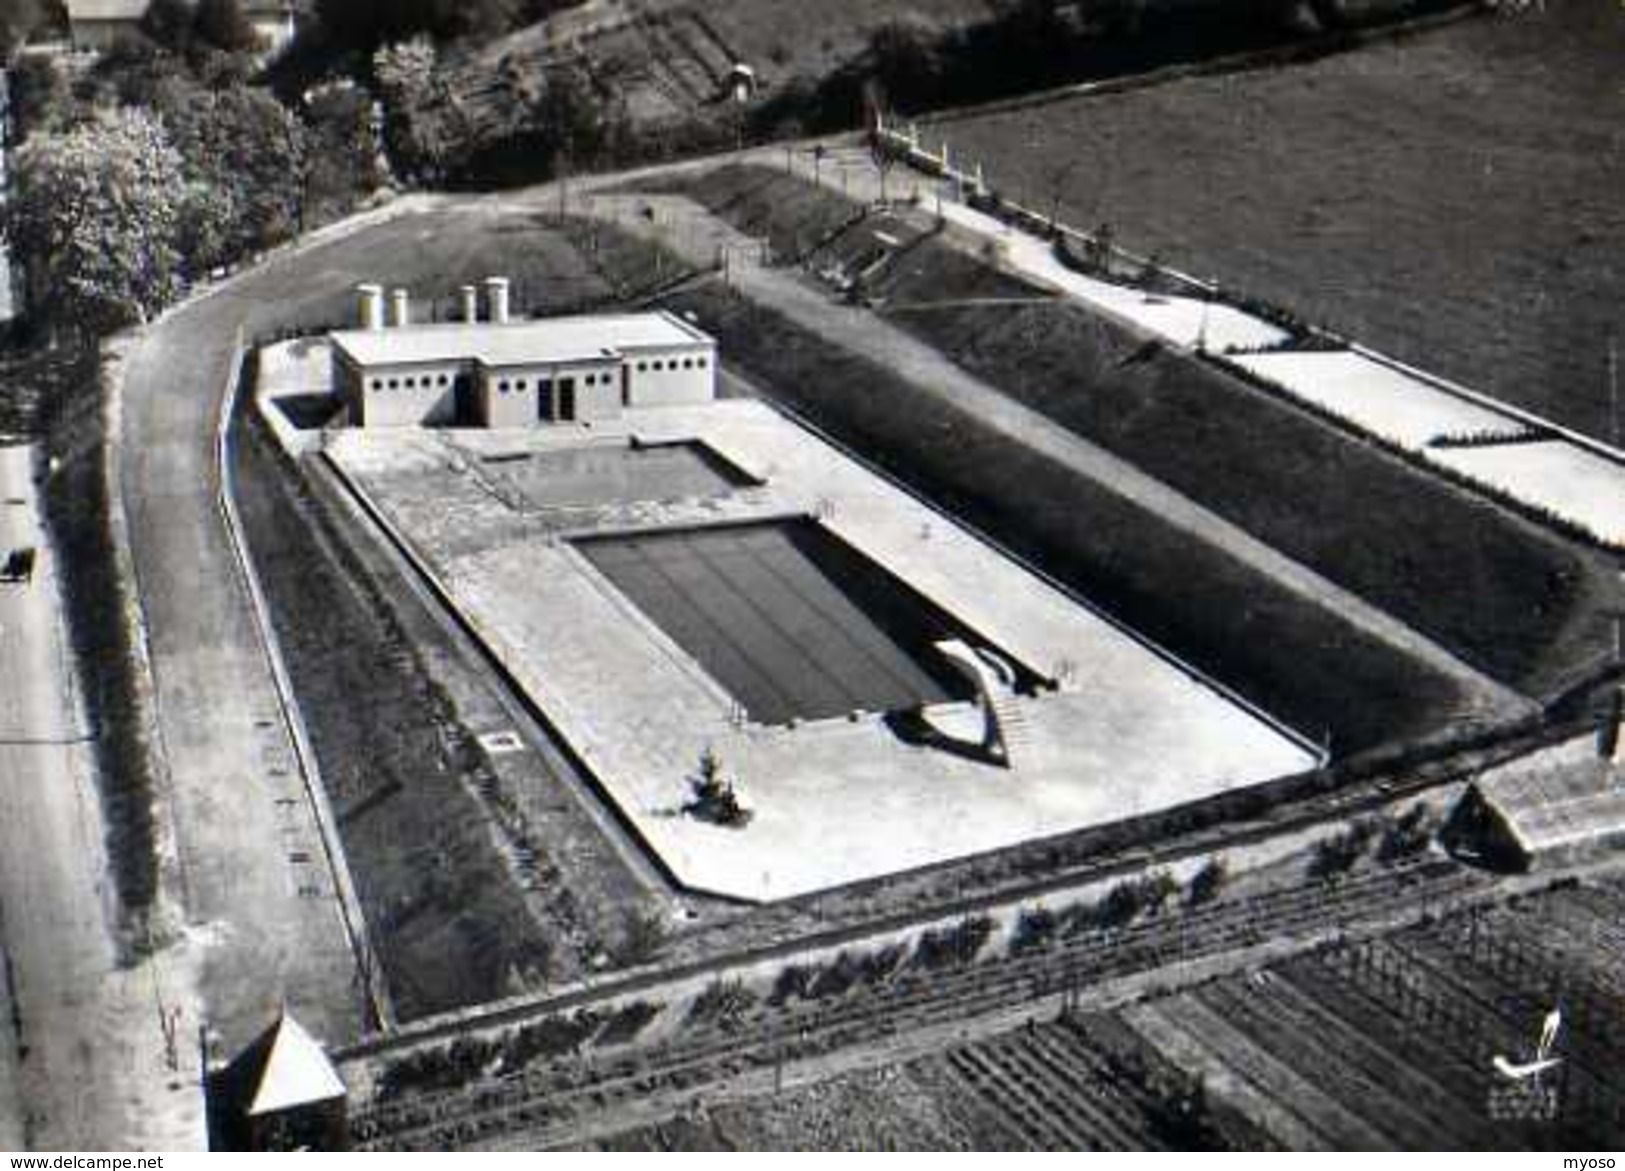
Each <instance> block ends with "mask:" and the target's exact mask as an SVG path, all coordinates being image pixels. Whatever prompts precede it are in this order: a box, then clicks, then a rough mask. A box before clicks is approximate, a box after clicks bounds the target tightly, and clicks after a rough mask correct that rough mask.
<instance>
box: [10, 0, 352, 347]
mask: <svg viewBox="0 0 1625 1171" xmlns="http://www.w3.org/2000/svg"><path fill="white" fill-rule="evenodd" d="M201 10H202V9H201V6H200V8H199V11H201ZM180 60H181V59H180V58H179V57H178V56H177V55H176V54H174V53H168V52H157V53H155V54H152V55H151V56H149V57H141V56H140V55H137V56H135V57H131V58H130V59H127V60H124V61H122V62H111V63H108V62H104V63H103V65H102V66H100V67H99V71H98V72H97V73H95V74H93V75H91V76H90V77H87V78H85V79H82V80H81V82H80V83H79V84H78V85H77V86H73V85H69V84H68V83H66V82H65V81H64V80H63V79H62V78H61V77H60V75H55V76H54V77H52V78H49V79H46V80H40V79H35V80H34V81H33V82H31V83H30V85H31V87H32V88H31V89H29V90H28V92H30V93H32V94H33V95H34V96H33V97H31V98H30V100H29V104H30V105H31V106H37V107H38V109H36V110H34V112H33V114H32V115H31V116H30V117H29V118H28V119H27V120H26V129H27V134H26V136H25V137H24V139H23V141H22V145H21V146H20V147H19V148H18V149H17V150H16V152H15V153H14V155H13V158H12V189H11V193H10V199H9V200H8V202H7V206H6V221H5V227H6V234H7V239H8V242H9V244H10V247H11V249H12V253H13V256H14V259H15V260H16V261H17V262H18V267H19V269H20V270H21V272H22V274H23V280H24V282H25V287H24V294H25V303H26V304H27V306H28V309H29V313H30V315H31V316H32V317H34V319H35V320H37V321H40V322H43V323H48V324H49V325H50V326H51V327H52V328H53V329H57V330H62V329H66V330H70V331H74V332H79V333H88V334H95V333H102V332H106V331H108V330H112V329H116V328H119V327H121V326H123V325H126V324H128V323H130V322H133V321H139V320H141V319H143V318H145V317H147V316H150V315H151V314H152V313H154V312H156V311H157V310H159V309H161V308H162V307H163V306H165V305H166V304H168V303H169V302H170V301H171V300H172V299H173V298H174V297H175V296H176V295H177V293H178V292H179V291H181V290H182V289H184V288H185V287H186V286H187V285H189V284H191V283H193V282H195V281H197V280H199V279H201V278H202V277H204V276H206V275H208V273H210V272H211V271H213V270H215V269H217V268H220V267H222V266H227V265H230V264H232V263H235V262H236V261H238V260H240V259H242V258H244V257H246V256H249V255H252V254H254V253H257V252H261V251H264V250H265V249H267V248H270V247H272V246H274V245H275V244H277V243H279V242H281V241H283V240H285V239H287V238H289V237H290V236H292V235H294V234H295V233H297V232H299V231H300V230H302V229H303V228H304V227H306V226H307V225H308V224H309V223H311V222H313V221H315V220H325V219H328V218H332V217H333V216H336V215H339V214H343V213H344V212H345V211H348V210H349V209H350V208H351V207H352V206H353V205H354V203H355V202H356V200H357V199H358V198H359V197H360V196H361V195H362V194H363V193H365V192H367V191H370V190H371V189H372V188H373V187H374V186H376V184H377V181H378V179H379V177H380V176H379V173H378V171H377V159H378V144H377V142H376V141H375V135H374V132H373V127H372V117H371V103H370V100H368V99H367V98H366V97H365V95H364V94H363V93H361V92H360V91H358V90H356V89H354V88H353V87H343V86H341V87H336V88H335V89H333V90H330V91H327V92H326V93H324V94H322V95H320V96H319V97H317V98H316V99H315V100H314V101H313V102H312V103H310V106H309V108H308V110H307V116H306V117H305V118H300V117H299V116H297V115H296V114H295V113H294V112H293V111H292V110H290V109H289V108H288V107H287V106H285V105H283V104H282V103H281V102H279V101H277V100H276V98H275V97H273V96H272V95H271V94H270V92H269V91H267V90H265V89H263V88H259V87H255V86H252V85H249V84H247V83H246V81H244V80H243V77H242V74H243V72H244V71H243V70H240V69H239V70H235V71H234V70H224V71H218V70H217V71H212V72H211V73H210V74H209V75H207V76H205V77H200V76H198V75H197V74H196V73H195V72H192V71H190V70H188V69H186V68H181V67H177V62H178V61H180ZM40 89H44V90H45V91H47V92H48V96H47V97H45V98H43V99H41V98H40V97H39V95H38V93H36V92H35V91H37V90H40Z"/></svg>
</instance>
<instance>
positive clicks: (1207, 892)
mask: <svg viewBox="0 0 1625 1171" xmlns="http://www.w3.org/2000/svg"><path fill="white" fill-rule="evenodd" d="M1229 877H1230V872H1229V868H1228V867H1227V866H1226V865H1225V863H1224V859H1223V858H1220V857H1218V856H1214V857H1212V858H1209V859H1208V860H1207V862H1206V863H1204V864H1203V866H1202V868H1201V869H1200V870H1198V871H1197V872H1196V873H1195V874H1193V875H1191V882H1190V888H1189V890H1188V892H1187V894H1186V902H1188V903H1189V904H1190V905H1191V906H1193V907H1200V906H1201V905H1202V904H1204V903H1211V902H1212V901H1213V900H1214V899H1216V898H1218V897H1219V892H1220V891H1221V890H1223V889H1224V884H1225V882H1226V881H1228V879H1229Z"/></svg>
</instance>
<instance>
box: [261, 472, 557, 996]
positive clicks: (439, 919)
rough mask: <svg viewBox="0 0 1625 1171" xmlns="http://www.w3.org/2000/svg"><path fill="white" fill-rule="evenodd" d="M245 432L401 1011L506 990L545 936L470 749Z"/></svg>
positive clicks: (544, 954)
mask: <svg viewBox="0 0 1625 1171" xmlns="http://www.w3.org/2000/svg"><path fill="white" fill-rule="evenodd" d="M273 460H274V457H273V456H272V455H271V453H270V452H269V451H268V450H267V449H266V447H265V446H264V441H263V440H256V441H255V442H254V443H252V444H249V445H247V446H246V448H245V450H244V454H243V457H242V461H241V463H242V468H243V471H244V472H245V473H246V478H247V482H248V483H249V485H250V487H251V491H250V492H249V493H247V494H246V501H245V503H246V505H247V507H246V509H245V520H246V522H247V523H248V525H249V527H250V529H251V531H252V534H253V540H254V555H255V558H256V560H257V562H258V566H259V569H260V572H261V575H262V577H263V579H264V581H265V585H266V590H267V594H268V596H269V598H270V600H271V603H272V607H273V611H274V613H275V616H276V619H277V623H278V626H279V628H280V630H281V632H282V647H283V651H284V653H285V655H286V657H287V660H288V666H289V671H290V672H291V674H292V676H293V679H294V683H295V686H296V687H297V688H298V689H299V695H300V701H301V707H302V710H303V711H304V714H305V718H306V721H307V723H308V724H309V727H310V732H311V737H312V740H313V742H314V745H315V749H316V753H317V756H318V758H319V759H320V761H321V764H322V769H323V779H324V781H325V782H326V785H327V788H328V798H329V800H330V801H331V802H332V804H333V808H334V812H335V814H336V816H337V820H338V826H339V832H340V835H341V836H342V837H343V839H344V844H345V849H346V851H347V852H348V854H349V859H350V864H351V869H352V871H353V874H354V878H355V883H356V888H357V893H358V894H359V896H360V899H361V902H362V905H363V906H364V908H365V909H366V914H367V919H368V923H369V925H370V927H371V928H372V932H373V939H374V944H375V946H376V947H377V949H378V953H379V959H380V961H381V963H382V965H383V968H384V975H385V978H386V979H387V981H388V983H389V987H390V992H391V994H392V996H393V998H394V1000H395V1004H396V1009H397V1011H398V1012H399V1013H400V1015H401V1016H402V1017H403V1018H405V1019H410V1018H412V1017H414V1016H420V1015H423V1014H425V1013H430V1012H437V1011H444V1010H446V1009H451V1008H457V1007H460V1006H462V1005H466V1004H477V1003H480V1002H482V1001H485V1000H490V999H493V998H495V997H498V996H502V995H506V994H510V993H512V992H514V991H517V990H518V989H519V988H521V987H523V986H524V984H525V982H526V981H527V980H534V979H535V978H537V977H538V976H542V975H546V974H548V973H549V972H550V966H551V964H552V962H553V960H554V956H553V952H554V949H555V946H556V943H557V940H556V939H551V938H549V937H548V936H547V935H545V934H544V933H543V932H542V931H541V930H540V928H539V927H538V925H537V923H536V922H535V920H534V919H533V918H532V916H531V914H530V912H529V910H528V909H527V907H526V901H525V893H524V892H523V891H522V890H521V889H520V888H519V886H518V885H517V884H516V883H515V881H514V879H513V876H512V875H511V874H510V873H509V872H508V871H507V870H506V869H505V867H504V865H503V861H502V858H501V856H500V855H499V854H498V853H497V851H496V850H495V849H494V848H493V844H492V841H491V827H490V823H489V819H488V817H487V815H486V814H485V812H484V811H483V810H482V808H481V806H480V802H479V801H478V800H476V798H475V796H474V794H473V791H472V786H473V785H474V784H475V783H477V782H478V780H479V778H480V763H479V761H480V757H479V753H478V750H477V749H476V748H475V747H474V745H473V743H472V741H471V739H470V737H469V735H468V733H467V732H465V731H464V730H463V729H462V728H461V727H460V726H459V725H458V723H457V720H456V718H455V714H454V713H453V712H452V711H450V710H449V705H448V704H447V702H446V699H445V697H444V695H443V694H441V693H439V692H438V691H437V689H436V687H435V686H434V684H433V682H432V681H431V679H430V677H429V676H428V674H427V672H426V670H425V668H424V666H423V663H422V661H421V659H420V657H419V655H418V654H417V653H415V652H414V649H413V647H412V645H411V643H410V642H409V641H408V640H407V638H406V637H405V636H404V635H403V633H402V632H401V631H400V630H399V629H398V628H397V627H396V626H395V624H394V623H393V622H391V621H390V620H389V618H388V617H387V608H385V607H380V606H378V605H376V604H374V599H371V598H369V597H368V596H367V595H366V594H365V593H364V592H363V591H361V590H360V589H358V587H357V585H356V584H355V581H354V580H353V579H351V578H349V576H348V575H347V574H346V573H345V572H344V570H343V567H342V563H341V562H340V561H339V560H337V559H335V558H334V557H333V555H332V553H331V551H330V549H331V546H324V543H323V541H322V540H321V539H320V538H319V537H318V535H317V533H318V527H317V526H316V525H315V524H314V522H313V520H312V518H311V516H310V515H309V514H308V513H306V512H305V511H303V510H302V509H301V507H300V505H299V504H298V502H297V498H296V496H295V495H294V494H293V492H292V490H291V488H290V486H289V485H288V484H287V483H286V481H284V480H283V479H282V478H281V476H280V474H279V472H278V471H277V469H276V467H275V465H274V463H273Z"/></svg>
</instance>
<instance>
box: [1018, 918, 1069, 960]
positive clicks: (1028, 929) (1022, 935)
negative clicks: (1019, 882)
mask: <svg viewBox="0 0 1625 1171" xmlns="http://www.w3.org/2000/svg"><path fill="white" fill-rule="evenodd" d="M1059 927H1060V920H1059V919H1057V918H1056V917H1055V912H1053V911H1051V910H1049V909H1048V908H1047V907H1031V908H1023V909H1022V912H1021V915H1020V916H1019V917H1018V918H1017V919H1016V929H1015V932H1014V933H1013V934H1012V935H1011V937H1010V952H1011V954H1012V955H1019V954H1021V953H1022V952H1027V951H1034V950H1036V949H1038V948H1041V947H1048V946H1049V944H1050V941H1051V940H1053V939H1054V938H1055V932H1056V930H1057V929H1058V928H1059Z"/></svg>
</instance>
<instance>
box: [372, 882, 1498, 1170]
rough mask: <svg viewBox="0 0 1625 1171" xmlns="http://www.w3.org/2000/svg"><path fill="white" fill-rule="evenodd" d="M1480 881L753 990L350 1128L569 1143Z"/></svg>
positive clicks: (1346, 893)
mask: <svg viewBox="0 0 1625 1171" xmlns="http://www.w3.org/2000/svg"><path fill="white" fill-rule="evenodd" d="M1490 882H1491V880H1490V879H1488V878H1487V877H1485V876H1483V875H1480V874H1478V873H1477V872H1473V871H1468V870H1465V869H1463V868H1461V867H1458V866H1455V865H1454V864H1452V863H1448V862H1441V861H1437V860H1431V859H1430V860H1422V861H1418V862H1415V863H1412V864H1410V865H1406V866H1401V867H1397V868H1395V869H1394V870H1392V871H1381V870H1374V871H1371V872H1368V873H1366V874H1364V875H1358V876H1354V877H1351V878H1349V879H1348V880H1346V881H1345V882H1342V883H1339V884H1336V885H1334V886H1331V887H1325V886H1314V887H1306V888H1299V889H1297V890H1293V891H1282V892H1276V893H1273V894H1271V895H1268V896H1264V897H1260V898H1257V899H1248V900H1235V901H1233V902H1230V903H1224V902H1220V903H1216V904H1211V905H1210V906H1208V907H1205V908H1202V909H1201V910H1199V911H1197V912H1194V913H1192V914H1190V915H1188V916H1185V915H1181V916H1164V917H1162V918H1160V919H1154V920H1151V921H1148V922H1145V923H1143V924H1139V925H1136V926H1133V927H1130V928H1127V929H1124V930H1121V931H1117V932H1096V931H1090V932H1077V933H1074V934H1073V935H1071V936H1070V937H1067V938H1062V939H1057V940H1056V941H1055V942H1054V944H1053V946H1051V947H1049V948H1047V949H1042V950H1035V951H1031V952H1023V953H1021V954H1019V955H1007V956H1001V957H999V958H990V959H986V960H983V961H981V962H976V963H971V964H969V965H966V966H964V967H960V968H951V969H943V970H937V971H931V972H925V971H921V970H919V969H917V968H905V969H904V970H902V971H900V972H899V973H898V974H896V975H894V976H892V977H891V978H890V979H889V980H887V981H885V982H883V983H880V984H878V985H876V986H866V985H862V984H859V985H857V986H856V987H855V988H854V989H853V990H852V991H850V992H849V993H848V994H847V995H845V996H843V997H841V998H839V999H832V1000H825V1001H803V1000H792V1001H789V1002H787V1003H785V1004H783V1005H780V1006H777V1007H775V1006H772V1005H769V1004H766V1003H760V1002H759V1003H758V1004H757V1005H755V1006H754V1007H753V1008H751V1009H750V1010H748V1011H746V1012H745V1013H743V1014H742V1015H740V1016H739V1017H737V1018H735V1019H734V1020H733V1021H731V1022H729V1025H728V1026H727V1027H724V1026H722V1025H720V1024H713V1025H708V1026H705V1027H701V1028H698V1029H689V1030H684V1031H683V1032H682V1033H681V1034H680V1035H679V1036H678V1037H676V1038H675V1039H671V1040H667V1041H664V1042H660V1043H655V1044H651V1045H646V1046H636V1047H631V1048H628V1049H626V1050H624V1051H616V1052H614V1053H609V1054H604V1053H598V1052H595V1051H592V1050H587V1051H585V1052H581V1053H576V1054H572V1055H569V1056H565V1057H557V1058H552V1059H549V1060H547V1061H546V1062H545V1063H541V1064H539V1065H538V1066H535V1067H532V1068H530V1069H526V1070H523V1071H520V1072H516V1073H514V1074H512V1075H511V1076H508V1077H503V1078H491V1079H487V1080H484V1081H481V1082H478V1083H475V1084H473V1085H471V1086H468V1087H463V1088H457V1089H448V1090H439V1091H428V1092H421V1093H419V1092H412V1093H411V1097H410V1098H408V1099H405V1100H402V1101H396V1102H388V1101H380V1102H376V1103H374V1104H373V1105H372V1107H371V1108H370V1109H364V1110H362V1111H360V1112H359V1113H358V1114H357V1115H356V1117H355V1119H354V1122H353V1124H352V1136H353V1138H354V1140H355V1142H356V1144H357V1145H358V1146H359V1147H361V1148H363V1149H386V1150H387V1149H425V1148H427V1149H440V1148H444V1147H457V1146H466V1145H470V1144H474V1143H484V1142H490V1141H494V1140H496V1139H498V1138H499V1137H501V1136H503V1135H510V1134H513V1133H515V1132H520V1131H522V1132H524V1134H525V1140H526V1142H527V1144H528V1145H534V1146H538V1147H546V1146H562V1145H568V1144H570V1143H572V1142H575V1141H579V1140H580V1137H581V1135H582V1134H584V1133H589V1132H591V1131H592V1128H593V1127H594V1126H595V1125H599V1124H601V1121H602V1119H604V1118H605V1117H607V1116H609V1115H612V1114H614V1113H615V1112H616V1111H617V1110H618V1109H619V1108H621V1107H623V1106H630V1105H638V1106H639V1107H640V1108H641V1109H646V1108H648V1107H649V1106H650V1103H651V1102H652V1101H654V1100H656V1099H662V1100H665V1101H666V1102H667V1103H668V1104H669V1105H670V1106H671V1107H672V1109H673V1112H675V1109H678V1108H681V1105H682V1104H683V1103H684V1102H685V1101H687V1100H690V1099H692V1098H693V1097H694V1096H695V1094H696V1093H697V1092H699V1090H702V1089H704V1088H706V1087H710V1086H716V1085H719V1084H722V1083H725V1082H727V1081H728V1080H729V1079H730V1078H735V1077H738V1076H740V1075H742V1074H745V1073H749V1072H751V1071H762V1070H769V1069H773V1068H782V1066H783V1065H785V1064H788V1063H794V1062H798V1061H803V1060H808V1059H811V1058H815V1057H820V1056H824V1055H827V1054H830V1053H833V1052H836V1051H839V1050H842V1049H847V1048H850V1047H870V1048H872V1047H874V1046H876V1045H877V1044H884V1043H885V1042H886V1041H887V1040H888V1039H890V1038H896V1037H901V1036H906V1035H908V1034H911V1033H913V1032H916V1031H919V1030H924V1029H927V1028H930V1027H933V1026H940V1025H943V1024H950V1023H953V1022H957V1021H968V1020H972V1019H975V1018H978V1017H981V1016H986V1015H991V1014H996V1013H999V1012H1001V1011H1008V1010H1009V1009H1011V1008H1012V1007H1013V1006H1016V1005H1019V1004H1021V1003H1023V1002H1025V1001H1030V1000H1032V999H1034V998H1035V997H1043V996H1046V995H1054V994H1057V993H1062V992H1065V991H1066V990H1068V989H1081V988H1083V987H1086V986H1091V985H1094V984H1096V983H1099V982H1101V981H1104V980H1108V979H1112V978H1116V977H1122V976H1127V975H1133V974H1135V973H1139V972H1144V971H1148V970H1153V969H1156V968H1159V967H1161V966H1163V965H1165V964H1167V963H1169V962H1170V961H1177V960H1191V959H1196V958H1202V957H1210V956H1215V955H1219V954H1223V953H1228V952H1234V951H1237V950H1239V949H1243V948H1250V947H1253V946H1256V945H1257V944H1259V943H1262V942H1264V941H1266V940H1268V939H1279V938H1294V937H1304V938H1312V937H1314V936H1315V935H1316V934H1317V933H1320V932H1324V931H1327V930H1332V929H1336V928H1338V927H1340V926H1344V925H1347V924H1350V923H1358V922H1361V921H1370V920H1374V919H1383V918H1385V917H1389V916H1393V915H1396V914H1407V915H1408V914H1411V913H1413V912H1414V909H1415V907H1416V905H1417V896H1418V894H1419V893H1420V892H1421V891H1424V890H1425V892H1426V894H1427V896H1428V897H1430V898H1435V899H1445V898H1448V897H1451V896H1454V895H1460V894H1464V893H1468V892H1470V891H1473V890H1475V889H1476V888H1478V887H1481V886H1484V885H1487V884H1489V883H1490ZM1029 1076H1030V1075H1029ZM1052 1137H1054V1136H1052Z"/></svg>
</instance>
